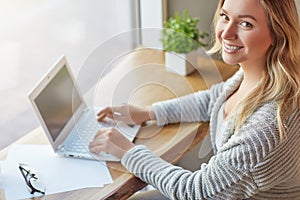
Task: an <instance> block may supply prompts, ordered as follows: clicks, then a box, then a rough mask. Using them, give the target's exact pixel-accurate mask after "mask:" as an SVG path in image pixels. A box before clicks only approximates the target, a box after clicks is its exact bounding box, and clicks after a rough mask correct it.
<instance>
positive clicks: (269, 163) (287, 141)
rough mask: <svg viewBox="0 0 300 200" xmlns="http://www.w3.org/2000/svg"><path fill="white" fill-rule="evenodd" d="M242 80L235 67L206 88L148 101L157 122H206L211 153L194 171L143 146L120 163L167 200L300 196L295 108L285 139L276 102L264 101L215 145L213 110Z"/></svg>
mask: <svg viewBox="0 0 300 200" xmlns="http://www.w3.org/2000/svg"><path fill="white" fill-rule="evenodd" d="M242 78H243V71H242V70H239V71H238V72H237V73H236V74H235V75H234V76H233V77H231V78H230V79H229V80H227V81H226V82H224V83H220V84H217V85H214V86H213V87H212V88H211V89H209V90H205V91H199V92H197V93H194V94H190V95H187V96H184V97H180V98H177V99H173V100H168V101H164V102H159V103H156V104H154V105H153V108H154V111H155V115H156V118H157V124H158V125H160V126H161V125H166V124H170V123H177V122H195V121H210V135H211V139H212V146H213V149H214V153H215V155H214V156H213V157H212V158H211V159H210V161H209V162H208V163H207V164H206V163H204V164H202V165H201V168H200V169H199V170H198V171H195V172H191V171H188V170H184V169H182V168H180V167H178V166H174V165H171V164H169V163H167V162H165V161H164V160H163V159H161V158H159V157H158V156H156V155H154V154H153V153H152V152H151V151H150V150H149V149H147V147H145V146H143V145H137V146H136V147H134V148H132V149H131V150H130V151H128V152H127V153H126V154H125V155H124V156H123V158H122V160H121V162H122V164H123V165H124V166H125V167H126V168H127V169H128V170H129V171H130V172H132V173H133V174H134V175H135V176H137V177H139V178H140V179H141V180H143V181H145V182H146V183H149V184H151V185H153V186H154V187H156V188H157V189H158V190H159V191H160V192H161V193H163V194H164V195H165V196H166V197H168V198H170V199H180V200H183V199H195V200H200V199H226V200H228V199H284V200H288V199H293V200H294V199H300V123H299V122H300V121H299V120H300V111H299V110H296V111H294V112H293V114H292V115H291V116H290V117H289V118H288V119H287V120H286V121H285V127H286V131H287V137H286V138H284V139H283V140H280V137H279V130H278V124H277V120H276V112H277V106H276V103H275V102H270V103H266V104H264V105H263V106H261V107H260V108H258V109H257V111H256V112H255V113H254V114H253V115H252V116H250V117H249V118H248V119H247V121H246V122H245V123H244V124H243V126H242V127H241V128H240V130H239V132H238V133H235V134H234V135H233V133H232V131H231V129H230V128H229V129H228V130H226V131H225V134H224V135H223V138H222V146H221V148H220V149H216V145H215V140H216V139H215V136H216V124H217V123H216V120H217V113H218V110H219V109H220V107H221V105H222V103H223V102H224V101H225V100H226V98H227V97H228V95H230V94H231V93H232V92H233V91H235V90H236V88H237V87H238V86H239V85H240V82H241V80H242ZM231 123H232V122H231ZM229 127H230V126H229Z"/></svg>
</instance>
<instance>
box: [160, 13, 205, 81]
mask: <svg viewBox="0 0 300 200" xmlns="http://www.w3.org/2000/svg"><path fill="white" fill-rule="evenodd" d="M198 22H199V19H198V18H195V17H191V16H189V14H188V11H187V10H184V11H183V13H182V16H179V14H178V13H176V14H175V16H174V17H171V18H169V19H168V20H167V21H166V22H165V23H164V29H163V30H162V38H161V40H162V44H163V49H164V50H165V52H166V54H165V64H166V69H167V70H168V71H171V72H176V73H178V74H181V75H188V74H190V73H191V72H193V71H194V70H195V68H194V66H195V65H196V59H197V53H196V50H197V49H198V48H199V47H204V46H206V43H204V42H203V41H201V40H203V39H204V38H206V37H207V36H208V33H206V32H202V33H199V31H198V28H197V23H198Z"/></svg>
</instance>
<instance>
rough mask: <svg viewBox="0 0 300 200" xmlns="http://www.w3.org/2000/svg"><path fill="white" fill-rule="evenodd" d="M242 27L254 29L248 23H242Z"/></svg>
mask: <svg viewBox="0 0 300 200" xmlns="http://www.w3.org/2000/svg"><path fill="white" fill-rule="evenodd" d="M240 25H241V26H243V27H245V28H252V27H253V25H252V24H251V23H249V22H246V21H242V22H241V23H240Z"/></svg>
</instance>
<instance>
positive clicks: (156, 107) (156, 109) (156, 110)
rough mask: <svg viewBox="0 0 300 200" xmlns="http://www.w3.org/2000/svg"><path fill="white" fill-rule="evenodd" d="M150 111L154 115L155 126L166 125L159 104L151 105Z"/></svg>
mask: <svg viewBox="0 0 300 200" xmlns="http://www.w3.org/2000/svg"><path fill="white" fill-rule="evenodd" d="M152 109H153V111H154V114H155V118H156V123H157V126H164V125H166V121H167V119H166V118H165V115H164V110H163V109H162V108H161V105H160V103H159V102H157V103H154V104H152Z"/></svg>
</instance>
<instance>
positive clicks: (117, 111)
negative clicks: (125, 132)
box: [98, 104, 155, 124]
mask: <svg viewBox="0 0 300 200" xmlns="http://www.w3.org/2000/svg"><path fill="white" fill-rule="evenodd" d="M106 117H108V118H110V119H113V120H115V121H123V122H125V123H127V124H142V123H143V122H145V121H148V120H154V118H155V117H154V112H153V111H152V109H151V106H149V107H141V106H136V105H130V104H123V105H120V106H113V107H110V106H109V107H105V108H104V109H103V110H101V111H100V112H99V113H98V121H103V120H104V119H105V118H106Z"/></svg>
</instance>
